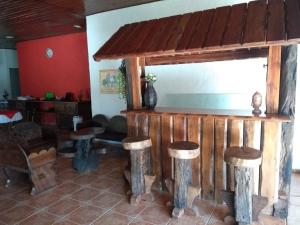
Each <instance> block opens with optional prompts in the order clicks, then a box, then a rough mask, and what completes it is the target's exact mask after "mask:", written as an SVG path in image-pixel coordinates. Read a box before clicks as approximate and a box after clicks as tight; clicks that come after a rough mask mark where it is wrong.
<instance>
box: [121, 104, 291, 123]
mask: <svg viewBox="0 0 300 225" xmlns="http://www.w3.org/2000/svg"><path fill="white" fill-rule="evenodd" d="M121 113H124V114H128V113H142V114H168V115H170V114H171V115H172V114H174V115H176V114H181V115H198V116H205V117H218V118H229V119H238V118H241V119H247V120H267V121H281V122H290V121H291V120H290V119H289V117H288V116H285V115H280V114H264V113H262V114H260V115H254V114H252V111H251V110H228V109H192V108H172V107H157V108H155V109H147V108H142V109H134V110H123V111H121Z"/></svg>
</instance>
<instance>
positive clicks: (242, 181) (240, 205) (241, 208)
mask: <svg viewBox="0 0 300 225" xmlns="http://www.w3.org/2000/svg"><path fill="white" fill-rule="evenodd" d="M234 172H235V180H236V186H235V209H236V210H235V211H236V215H235V219H236V221H237V222H239V224H241V223H242V224H251V223H252V194H253V193H252V189H253V170H252V168H246V167H235V171H234ZM254 207H255V206H254Z"/></svg>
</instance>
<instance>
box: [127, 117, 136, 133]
mask: <svg viewBox="0 0 300 225" xmlns="http://www.w3.org/2000/svg"><path fill="white" fill-rule="evenodd" d="M126 117H127V126H128V132H127V135H128V136H129V137H133V136H137V135H138V129H137V127H138V126H137V124H136V119H135V118H136V115H135V114H134V113H128V114H127V115H126Z"/></svg>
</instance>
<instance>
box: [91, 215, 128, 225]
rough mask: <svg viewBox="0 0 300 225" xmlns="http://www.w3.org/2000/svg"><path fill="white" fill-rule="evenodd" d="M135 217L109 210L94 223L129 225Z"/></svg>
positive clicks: (99, 224)
mask: <svg viewBox="0 0 300 225" xmlns="http://www.w3.org/2000/svg"><path fill="white" fill-rule="evenodd" d="M132 219H133V218H131V217H129V216H125V215H122V214H119V213H116V212H109V213H107V214H105V215H104V216H101V217H100V218H99V219H98V220H96V221H95V222H94V223H93V224H94V225H109V224H111V225H127V224H128V223H130V221H132Z"/></svg>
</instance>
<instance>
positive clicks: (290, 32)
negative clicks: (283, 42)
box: [285, 0, 300, 40]
mask: <svg viewBox="0 0 300 225" xmlns="http://www.w3.org/2000/svg"><path fill="white" fill-rule="evenodd" d="M285 5H286V22H287V24H286V29H287V38H288V39H292V40H293V39H296V38H298V37H299V36H300V29H299V27H300V20H299V18H300V9H299V1H297V0H286V1H285Z"/></svg>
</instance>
